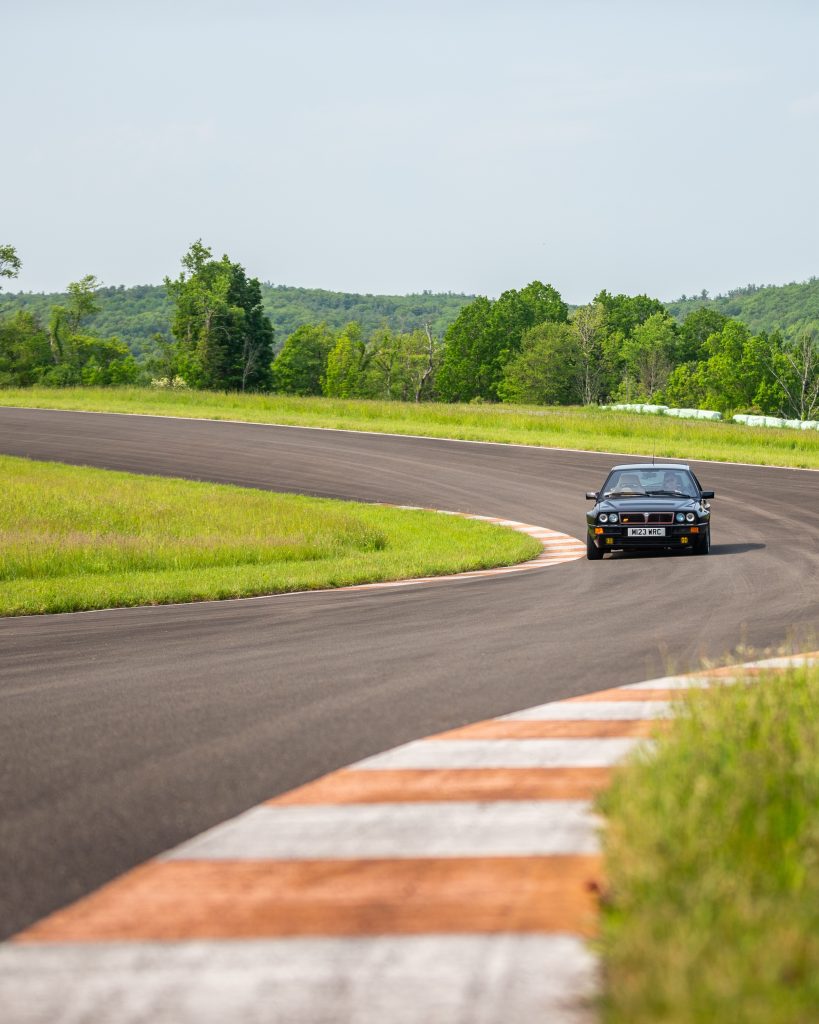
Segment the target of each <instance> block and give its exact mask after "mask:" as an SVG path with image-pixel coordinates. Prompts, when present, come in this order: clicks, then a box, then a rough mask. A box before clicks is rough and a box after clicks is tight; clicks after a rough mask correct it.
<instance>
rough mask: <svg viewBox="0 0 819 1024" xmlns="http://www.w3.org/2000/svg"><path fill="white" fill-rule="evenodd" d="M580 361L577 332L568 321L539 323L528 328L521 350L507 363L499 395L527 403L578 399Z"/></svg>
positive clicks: (505, 398) (562, 402)
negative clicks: (566, 322) (565, 322)
mask: <svg viewBox="0 0 819 1024" xmlns="http://www.w3.org/2000/svg"><path fill="white" fill-rule="evenodd" d="M579 362H580V350H579V346H578V340H577V335H576V333H575V332H574V331H573V330H572V328H571V327H570V326H569V325H568V324H560V323H557V324H555V323H546V324H538V326H537V327H532V328H530V329H529V330H528V331H526V333H525V334H524V335H523V338H522V339H521V346H520V351H519V352H518V353H517V354H516V355H515V356H513V357H512V359H510V361H509V362H508V363H507V364H506V367H505V368H504V373H503V379H502V380H501V382H500V384H499V385H498V396H499V398H500V399H501V400H502V401H504V402H516V403H520V404H525V405H571V404H573V403H576V402H579V401H580V400H581V396H580V387H579V386H578V365H579Z"/></svg>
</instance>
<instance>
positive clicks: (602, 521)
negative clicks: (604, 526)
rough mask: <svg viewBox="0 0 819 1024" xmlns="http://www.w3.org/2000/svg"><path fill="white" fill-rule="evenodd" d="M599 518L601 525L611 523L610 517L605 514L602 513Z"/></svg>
mask: <svg viewBox="0 0 819 1024" xmlns="http://www.w3.org/2000/svg"><path fill="white" fill-rule="evenodd" d="M597 518H598V519H599V520H600V522H601V523H607V522H608V521H609V517H608V515H607V514H606V513H605V512H601V513H600V515H599V516H598V517H597Z"/></svg>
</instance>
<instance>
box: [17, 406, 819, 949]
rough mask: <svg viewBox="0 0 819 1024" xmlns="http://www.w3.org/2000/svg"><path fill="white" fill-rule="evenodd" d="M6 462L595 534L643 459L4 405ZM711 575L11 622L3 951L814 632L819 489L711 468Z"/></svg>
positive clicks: (700, 468) (577, 568)
mask: <svg viewBox="0 0 819 1024" xmlns="http://www.w3.org/2000/svg"><path fill="white" fill-rule="evenodd" d="M0 451H2V452H5V453H8V454H14V455H27V456H29V457H32V458H40V459H56V460H61V461H64V462H70V463H77V464H85V465H93V466H102V467H108V468H112V469H123V470H130V471H134V472H151V473H160V474H166V475H174V476H184V477H189V478H193V479H208V480H215V481H221V482H232V483H237V484H243V485H246V486H255V487H262V488H270V489H274V490H282V491H300V492H305V493H309V494H317V495H324V496H329V497H339V498H355V499H361V500H373V501H387V502H395V503H397V504H414V505H426V506H433V507H439V508H449V509H453V510H459V511H464V512H473V513H477V514H482V515H499V516H508V517H510V518H515V519H519V520H522V521H525V522H530V523H537V524H540V525H543V526H548V527H550V528H553V529H557V530H563V531H565V532H567V533H572V534H574V535H575V536H580V537H582V535H583V534H582V531H583V522H584V511H585V508H586V505H585V503H584V500H583V493H584V492H585V491H586V490H587V489H590V488H594V487H596V486H598V485H599V483H600V482H602V476H603V474H604V473H605V471H606V470H607V469H608V468H609V466H610V465H612V464H613V463H616V462H622V461H636V460H632V459H631V458H628V459H626V458H617V457H612V456H609V455H595V454H585V453H578V452H560V451H550V450H544V449H527V448H514V447H507V446H501V445H482V444H468V443H460V442H450V441H441V440H434V439H421V438H403V437H391V436H386V435H368V434H360V433H352V432H350V433H347V432H343V431H317V430H309V429H299V428H284V427H271V426H262V425H253V424H230V423H212V422H207V421H185V420H171V419H167V418H150V417H128V416H109V415H97V414H93V415H92V414H83V413H64V412H42V411H34V410H14V409H0ZM697 475H698V476H699V478H700V479H701V481H702V483H703V486H705V487H710V488H714V489H715V490H716V492H717V498H716V500H715V502H714V509H715V514H714V547H713V549H712V555H711V556H709V557H707V558H698V557H695V556H684V557H678V558H671V557H656V556H639V555H637V556H634V555H632V556H619V557H618V556H615V557H613V558H607V559H606V560H604V561H603V562H602V563H594V564H592V563H587V562H585V561H581V562H572V563H567V564H565V565H560V566H556V567H553V568H550V569H548V570H547V571H543V572H535V573H529V574H519V575H516V576H513V577H509V578H495V579H486V580H464V581H455V582H439V583H430V584H423V585H418V586H413V587H408V588H406V589H401V588H399V589H396V590H386V591H358V592H337V593H320V594H303V595H289V596H283V597H272V598H262V599H250V600H245V601H233V602H223V603H207V604H198V605H177V606H170V607H158V608H138V609H121V610H111V611H103V612H90V613H80V614H76V615H60V616H46V617H28V618H17V619H3V620H0V652H2V654H1V657H0V702H2V703H1V704H0V766H2V772H1V773H0V894H2V895H1V896H0V900H2V905H0V934H2V935H9V934H11V933H13V932H14V931H16V930H18V929H19V928H21V927H23V926H24V925H26V924H28V923H30V922H31V921H33V920H35V919H36V918H38V917H40V916H42V915H43V914H44V913H46V912H48V911H50V910H52V909H54V908H55V907H58V906H60V905H62V904H64V903H66V902H68V901H69V900H71V899H73V898H76V897H77V896H79V895H81V894H83V893H85V892H88V891H89V890H90V889H93V888H95V887H97V886H98V885H100V884H101V883H103V882H104V881H106V880H108V879H109V878H111V877H113V876H114V875H116V874H119V873H120V872H122V871H123V870H125V869H126V868H128V867H130V866H132V865H134V864H136V863H138V862H141V861H143V860H145V859H146V858H148V857H150V856H152V855H154V854H156V853H158V852H160V851H162V850H165V849H168V848H169V847H171V846H174V845H175V844H177V843H179V842H181V841H182V840H184V839H185V838H187V837H188V836H191V835H193V834H195V833H197V832H200V831H202V830H203V829H205V828H208V827H209V826H211V825H213V824H215V823H217V822H219V821H222V820H224V819H225V818H227V817H229V816H231V815H234V814H236V813H238V812H239V811H241V810H243V809H244V808H246V807H249V806H251V805H253V804H256V803H258V802H259V801H261V800H265V799H267V798H269V797H271V796H272V795H274V794H276V793H280V792H282V791H284V790H286V789H289V788H291V787H293V786H296V785H299V784H301V783H303V782H305V781H307V780H309V779H312V778H315V777H316V776H318V775H320V774H323V773H325V772H327V771H330V770H332V769H334V768H337V767H340V766H342V765H345V764H348V763H350V762H352V761H355V760H358V759H360V758H363V757H366V756H368V755H371V754H374V753H376V752H378V751H380V750H384V749H386V748H388V747H392V746H395V745H397V744H399V743H403V742H406V741H408V740H411V739H414V738H417V737H420V736H425V735H427V734H429V733H433V732H438V731H442V730H444V729H449V728H454V727H456V726H459V725H463V724H465V723H468V722H471V721H476V720H479V719H484V718H490V717H494V716H496V715H500V714H505V713H508V712H511V711H514V710H516V709H519V708H523V707H527V706H530V705H533V704H539V703H543V702H545V701H547V700H553V699H558V698H561V697H567V696H573V695H577V694H580V693H585V692H590V691H593V690H600V689H603V688H605V687H611V686H616V685H620V684H623V683H629V682H634V681H635V680H638V679H641V678H646V677H649V676H652V675H655V676H656V675H661V674H663V673H664V672H665V671H667V670H668V669H669V668H673V669H674V670H678V671H679V670H684V669H687V668H691V667H695V665H696V662H697V659H698V658H699V657H700V656H702V655H704V654H705V655H711V656H714V657H719V656H721V655H724V654H725V653H726V652H727V651H728V650H729V649H731V648H733V647H735V646H736V645H738V644H744V645H746V646H748V647H752V648H754V649H756V650H759V649H764V648H767V647H771V646H778V645H779V644H781V643H783V642H784V641H785V640H787V639H788V637H789V635H793V633H794V631H796V634H797V635H801V636H804V637H806V638H810V636H811V634H813V635H814V636H815V632H816V626H817V593H819V476H817V474H816V473H809V472H799V471H793V470H777V469H765V468H752V467H743V466H730V465H722V464H716V463H712V464H702V463H699V464H698V465H697Z"/></svg>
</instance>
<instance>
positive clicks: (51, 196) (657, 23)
mask: <svg viewBox="0 0 819 1024" xmlns="http://www.w3.org/2000/svg"><path fill="white" fill-rule="evenodd" d="M818 44H819V4H817V3H815V2H813V0H778V2H775V0H770V2H764V3H758V2H756V3H755V2H754V0H744V2H737V3H734V2H731V0H726V2H720V0H710V2H707V3H704V2H698V0H674V2H672V0H646V2H639V0H561V2H556V0H541V2H536V0H505V2H502V0H492V2H483V0H468V2H458V0H451V2H450V0H438V2H428V0H400V2H393V0H380V2H365V0H335V2H322V0H292V2H279V0H268V2H263V0H221V2H218V3H217V2H213V0H165V2H164V3H159V2H154V0H130V2H118V0H106V2H92V0H72V2H71V3H68V2H66V0H54V2H49V0H26V2H24V0H0V67H2V69H3V71H2V83H3V91H2V106H1V107H0V109H2V122H1V123H0V127H1V130H2V135H1V136H0V138H2V151H1V152H0V243H2V242H7V243H12V244H14V245H16V247H17V249H18V252H19V254H20V256H21V258H22V259H23V261H24V269H23V273H22V274H21V276H20V278H19V280H18V282H16V283H10V287H11V288H13V289H16V288H20V289H24V290H58V289H61V288H63V287H64V286H65V284H66V283H67V282H68V281H70V280H75V279H77V278H78V277H80V276H82V275H83V274H86V273H94V274H96V275H97V276H98V277H100V278H101V279H102V280H103V281H104V282H105V283H106V284H136V283H158V282H160V281H161V279H162V277H163V276H164V275H165V274H175V273H176V272H177V270H178V267H179V258H180V257H181V255H182V253H183V252H184V251H185V249H186V248H187V246H188V244H189V243H190V242H191V241H193V240H194V239H196V238H198V237H201V238H202V239H203V240H204V241H205V242H206V243H207V244H208V245H210V246H211V247H212V248H213V249H214V250H215V251H216V252H217V254H218V255H221V253H222V252H227V253H228V254H229V255H230V256H231V258H232V259H236V260H239V261H240V262H241V263H242V264H243V265H244V266H245V267H246V268H247V269H248V271H249V272H250V273H251V274H252V275H254V276H257V277H259V278H261V279H262V280H270V281H273V282H275V283H279V284H292V285H303V286H308V287H321V288H331V289H340V290H346V291H361V292H396V293H405V292H410V291H417V290H421V289H424V288H428V289H432V290H434V291H447V290H451V291H465V292H478V293H483V294H488V295H497V294H498V293H499V292H500V291H502V290H503V289H504V288H509V287H520V286H523V285H524V284H526V282H528V281H530V280H532V279H533V278H538V279H540V280H543V281H549V282H551V283H553V284H554V285H555V287H557V288H558V290H559V291H560V292H561V293H562V294H563V296H564V298H566V299H568V300H569V301H571V302H584V301H587V300H588V299H590V298H591V297H592V296H593V295H594V294H595V293H596V292H597V291H598V290H599V289H600V288H603V287H605V288H608V289H609V290H611V291H626V292H632V293H634V292H648V293H649V294H652V295H656V296H658V297H660V298H664V299H670V298H674V297H676V296H678V295H679V294H681V293H682V292H687V293H692V292H699V291H700V290H701V289H702V288H707V289H709V290H710V291H711V292H712V293H716V292H718V291H721V290H724V289H726V288H729V287H732V286H734V285H740V284H745V283H748V282H755V283H782V282H785V281H789V280H803V279H805V278H807V277H810V276H813V275H815V274H819V204H817V188H818V187H819V61H818V60H817V56H816V54H817V45H818Z"/></svg>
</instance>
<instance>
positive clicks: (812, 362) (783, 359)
mask: <svg viewBox="0 0 819 1024" xmlns="http://www.w3.org/2000/svg"><path fill="white" fill-rule="evenodd" d="M763 359H764V361H765V363H766V365H767V367H768V370H769V371H770V373H771V376H772V377H773V379H774V380H775V381H776V383H777V384H778V386H779V387H780V389H781V391H782V394H783V398H784V400H783V402H782V410H781V411H782V412H783V413H784V414H790V416H791V417H793V418H795V419H799V420H810V419H813V417H814V414H815V413H816V412H817V411H819V339H818V338H817V332H816V330H815V329H812V328H803V329H802V330H801V331H800V332H799V334H797V336H796V338H794V339H793V340H792V341H790V342H788V343H787V344H784V345H783V344H781V343H774V344H772V345H771V346H770V348H769V349H768V350H767V351H765V352H764V354H763Z"/></svg>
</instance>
